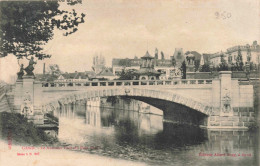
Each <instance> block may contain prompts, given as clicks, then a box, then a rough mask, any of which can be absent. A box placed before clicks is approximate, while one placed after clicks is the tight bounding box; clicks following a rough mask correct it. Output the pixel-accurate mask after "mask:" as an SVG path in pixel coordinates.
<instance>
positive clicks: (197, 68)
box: [194, 60, 200, 71]
mask: <svg viewBox="0 0 260 166" xmlns="http://www.w3.org/2000/svg"><path fill="white" fill-rule="evenodd" d="M194 67H195V71H197V70H199V67H200V60H194Z"/></svg>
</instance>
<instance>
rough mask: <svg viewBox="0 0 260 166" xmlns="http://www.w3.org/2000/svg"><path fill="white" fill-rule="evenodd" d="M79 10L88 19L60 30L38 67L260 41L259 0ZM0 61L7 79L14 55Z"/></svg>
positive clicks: (98, 4)
mask: <svg viewBox="0 0 260 166" xmlns="http://www.w3.org/2000/svg"><path fill="white" fill-rule="evenodd" d="M62 7H64V6H62ZM64 8H68V7H67V6H65V7H64ZM75 9H76V11H77V12H79V13H80V12H84V13H86V22H85V23H84V24H82V25H80V26H79V30H78V31H77V32H76V33H75V34H72V35H70V36H67V37H64V36H62V34H61V32H58V31H56V32H55V36H54V39H53V40H52V41H50V42H49V43H48V44H47V45H46V48H45V52H46V53H49V54H51V55H52V57H51V58H50V59H46V60H44V61H42V62H40V61H38V64H37V65H36V69H35V72H37V73H39V72H42V67H43V63H44V62H45V63H46V65H48V64H58V65H59V66H60V68H61V70H62V71H68V72H74V71H86V70H91V66H92V62H93V61H92V57H93V56H94V55H95V53H98V54H99V53H102V55H103V56H104V57H105V58H106V63H107V65H108V66H111V61H112V58H134V56H137V57H141V56H143V55H144V54H145V52H146V51H147V50H148V51H149V53H150V54H151V55H154V51H155V48H158V49H159V52H160V51H163V52H164V54H165V55H166V58H169V56H172V55H173V53H174V50H175V48H183V50H184V52H186V51H197V52H199V53H215V52H218V51H221V50H222V51H224V50H226V49H227V48H229V47H233V46H236V45H245V44H250V45H251V44H252V42H253V41H254V40H257V41H258V42H260V40H259V36H260V32H259V31H260V26H259V24H260V22H259V20H260V12H259V9H260V5H259V1H258V0H229V1H225V0H214V1H213V0H208V1H205V0H197V1H191V0H166V1H160V0H139V1H137V0H134V1H126V0H110V1H105V0H98V1H95V0H83V4H82V5H76V6H75ZM221 14H223V16H225V18H224V17H222V16H221ZM221 17H222V18H221ZM0 65H1V66H0V72H1V76H0V77H1V79H4V80H5V79H6V78H7V77H9V75H14V74H16V73H17V71H18V68H19V67H18V64H17V60H16V59H15V57H13V56H8V57H6V58H0Z"/></svg>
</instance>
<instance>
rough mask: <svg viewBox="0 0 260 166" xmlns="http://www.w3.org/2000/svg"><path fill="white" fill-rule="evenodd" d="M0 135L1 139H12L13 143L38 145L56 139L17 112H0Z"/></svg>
mask: <svg viewBox="0 0 260 166" xmlns="http://www.w3.org/2000/svg"><path fill="white" fill-rule="evenodd" d="M0 136H1V138H2V139H3V140H8V141H10V140H11V141H12V143H14V144H29V145H38V144H42V143H52V142H56V141H57V140H56V139H54V138H52V137H49V136H47V135H46V133H45V132H44V131H43V130H41V129H38V128H36V126H35V125H34V124H33V123H32V122H28V121H27V118H25V117H24V116H22V115H21V114H18V113H8V112H1V113H0Z"/></svg>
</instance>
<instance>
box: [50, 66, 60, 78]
mask: <svg viewBox="0 0 260 166" xmlns="http://www.w3.org/2000/svg"><path fill="white" fill-rule="evenodd" d="M49 73H50V74H51V75H53V76H59V75H60V74H61V70H60V67H59V65H57V64H52V65H49Z"/></svg>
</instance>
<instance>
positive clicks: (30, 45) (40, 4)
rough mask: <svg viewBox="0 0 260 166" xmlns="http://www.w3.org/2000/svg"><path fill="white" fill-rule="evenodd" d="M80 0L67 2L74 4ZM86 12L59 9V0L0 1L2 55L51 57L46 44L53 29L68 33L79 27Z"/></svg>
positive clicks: (0, 47)
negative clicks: (46, 49) (45, 48)
mask: <svg viewBox="0 0 260 166" xmlns="http://www.w3.org/2000/svg"><path fill="white" fill-rule="evenodd" d="M77 3H78V1H73V0H72V1H68V2H67V4H68V5H75V4H77ZM84 17H85V14H83V13H81V14H78V13H76V11H75V10H74V9H73V10H72V11H64V10H60V9H59V3H58V1H43V0H39V1H1V2H0V20H1V21H0V57H5V56H7V55H8V54H14V55H15V56H16V57H17V58H18V59H20V58H23V57H28V56H31V55H34V56H35V57H37V58H38V59H39V60H41V59H44V58H49V57H50V55H47V54H45V53H43V52H42V50H43V45H45V44H46V43H47V42H48V41H49V40H51V39H52V38H53V35H54V29H55V28H57V29H59V30H64V35H65V36H67V35H69V34H72V33H74V32H76V31H77V30H78V25H79V24H80V23H83V22H84Z"/></svg>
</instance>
